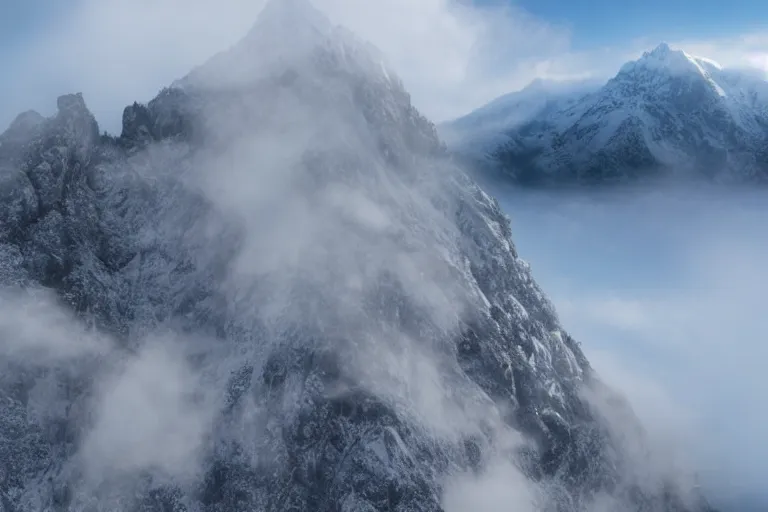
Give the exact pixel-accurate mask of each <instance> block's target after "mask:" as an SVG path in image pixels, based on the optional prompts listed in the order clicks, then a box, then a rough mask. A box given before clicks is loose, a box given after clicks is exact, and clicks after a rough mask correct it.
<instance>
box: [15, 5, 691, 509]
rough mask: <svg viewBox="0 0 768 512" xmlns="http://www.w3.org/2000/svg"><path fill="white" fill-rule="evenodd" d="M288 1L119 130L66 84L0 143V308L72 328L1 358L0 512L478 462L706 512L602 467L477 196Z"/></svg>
mask: <svg viewBox="0 0 768 512" xmlns="http://www.w3.org/2000/svg"><path fill="white" fill-rule="evenodd" d="M312 9H313V8H312V7H311V5H309V4H308V2H306V1H299V0H291V1H290V2H282V3H281V2H278V1H274V0H273V2H272V3H270V4H269V6H268V7H267V9H266V10H265V12H264V14H263V16H262V18H261V19H260V20H259V21H258V22H257V24H256V26H255V28H254V31H253V32H252V33H251V34H249V35H248V36H247V37H246V38H245V39H244V40H243V42H242V43H241V44H240V45H236V46H235V47H234V48H232V49H230V50H229V51H227V52H224V53H222V54H220V55H219V56H217V57H214V58H213V59H212V60H211V61H210V62H208V63H207V64H205V65H203V66H202V67H200V68H198V69H197V70H195V71H193V72H192V73H191V74H190V75H189V76H188V77H186V78H185V79H183V80H181V81H180V82H177V83H176V84H175V85H174V86H172V87H170V88H168V89H166V90H164V91H162V92H161V93H160V94H159V95H158V96H157V97H156V98H155V99H153V100H152V101H150V102H149V103H148V104H146V105H143V104H138V103H136V104H134V105H131V106H129V107H127V108H126V110H125V114H124V118H123V132H122V134H121V135H120V136H118V137H112V136H99V134H98V127H97V126H96V124H95V121H94V120H93V117H92V116H91V115H90V113H89V112H88V109H87V107H86V106H85V102H84V99H83V98H82V96H79V95H73V96H63V97H62V98H61V99H60V101H59V109H60V110H59V113H58V114H57V115H56V116H55V117H53V118H51V119H37V118H36V117H35V116H30V117H29V120H30V121H31V122H30V123H19V124H17V125H15V127H13V130H12V131H11V132H7V133H6V134H4V135H2V136H0V140H2V146H0V148H2V153H1V154H0V172H2V174H0V198H3V201H2V202H1V203H0V213H2V214H3V215H2V217H0V222H2V225H0V226H1V228H0V286H2V287H3V292H4V294H3V295H1V296H2V297H3V298H4V300H5V297H11V298H13V297H19V298H20V299H19V300H18V301H16V300H10V299H9V301H7V302H4V303H3V307H4V308H6V309H4V312H6V311H11V313H12V312H13V311H12V310H9V309H7V308H9V307H11V306H13V307H20V306H19V304H22V305H23V304H25V303H26V302H25V299H24V298H25V297H28V296H31V295H35V294H38V293H41V290H42V291H47V292H48V293H50V294H51V295H52V296H53V299H52V300H51V302H50V304H48V305H47V306H46V307H50V308H53V310H55V311H59V310H61V311H63V313H62V314H61V315H60V314H58V313H56V314H55V315H53V316H54V317H56V318H60V317H62V315H63V316H64V317H66V318H73V319H74V320H73V321H74V322H76V324H77V327H72V328H67V329H53V328H51V329H48V330H45V329H44V328H45V326H47V325H49V324H46V323H45V322H44V321H45V320H46V318H45V317H44V313H40V314H38V315H37V320H38V321H39V322H40V326H41V327H40V328H39V329H37V330H35V332H37V333H42V334H41V335H40V336H38V337H37V338H36V340H37V341H38V344H43V345H45V344H46V343H48V344H51V345H50V346H55V347H57V350H55V351H54V350H52V351H49V354H48V357H47V358H45V359H42V358H34V357H27V356H25V354H26V352H24V351H21V352H19V351H7V353H9V354H11V356H9V357H5V358H3V359H2V360H0V404H1V405H0V508H1V509H2V510H4V511H7V512H21V511H27V510H51V511H55V510H62V511H63V510H68V511H81V510H130V511H159V510H175V511H207V512H214V511H229V510H264V511H284V510H296V511H313V512H314V511H331V510H349V511H352V510H355V511H358V510H368V511H376V510H378V511H384V510H399V511H434V512H438V511H442V510H444V509H445V506H444V505H445V504H444V499H445V496H446V493H445V491H446V488H445V487H446V485H451V482H454V481H456V479H457V478H459V479H461V478H480V479H482V478H485V476H487V475H488V474H489V472H492V471H493V469H494V468H495V467H498V466H499V464H501V465H502V466H503V467H505V468H509V471H513V472H514V474H515V475H516V476H515V478H517V480H519V481H520V482H524V483H525V486H526V489H527V490H530V491H531V494H535V495H536V496H540V505H541V507H540V508H541V510H545V511H550V510H552V511H554V510H557V511H568V512H571V511H573V512H575V511H586V510H591V507H592V505H593V503H594V500H595V499H596V497H597V496H603V495H609V496H610V497H611V498H612V499H613V500H614V501H615V503H616V510H638V511H639V510H643V511H650V510H653V511H659V512H661V511H662V510H664V511H666V510H676V511H680V512H699V511H703V510H706V507H704V506H700V502H699V501H698V500H699V497H698V496H697V497H696V500H695V501H692V502H686V501H684V500H683V497H685V496H687V495H688V488H687V487H686V485H685V483H684V482H683V480H682V479H679V480H678V481H675V482H664V483H663V484H659V485H656V481H655V480H652V479H637V478H636V477H635V475H636V474H637V471H634V469H635V468H631V469H632V470H631V471H630V470H629V469H630V468H628V466H627V464H629V463H628V462H627V461H628V459H626V458H623V455H622V454H623V453H624V452H625V447H624V445H623V443H624V441H623V439H624V437H623V436H624V435H623V434H622V435H614V434H613V432H615V431H616V429H615V428H613V429H612V428H610V427H611V426H610V425H607V424H606V423H605V421H604V420H603V419H601V418H602V416H599V415H597V414H595V413H594V412H593V407H592V406H591V405H590V403H587V402H586V401H585V398H584V397H585V396H586V395H585V394H584V393H583V391H584V390H585V389H592V388H595V389H596V390H600V389H603V387H602V385H601V384H600V383H599V381H598V380H597V377H596V376H595V375H594V372H593V371H592V370H591V368H590V366H589V363H588V361H587V360H586V358H585V357H584V355H583V353H582V352H581V350H580V349H579V346H578V344H577V343H576V342H575V341H574V340H573V339H572V338H571V337H570V336H569V335H567V334H566V333H565V331H564V330H563V327H562V326H561V325H560V323H559V320H558V318H557V315H556V313H555V310H554V307H553V306H552V304H551V302H550V301H549V300H548V299H547V298H546V296H545V295H544V293H543V292H542V290H541V289H540V288H539V286H538V285H537V284H536V282H535V280H534V279H533V277H532V275H531V269H530V266H529V265H528V264H527V263H525V262H524V261H522V260H521V259H520V258H519V257H518V255H517V252H516V250H515V246H514V243H513V241H512V232H511V228H510V224H509V220H508V219H507V217H506V216H505V215H504V214H503V213H502V211H501V209H500V208H499V205H498V203H497V202H496V201H495V200H494V199H493V198H491V197H490V196H488V195H487V194H486V193H485V192H483V191H482V190H481V189H480V188H479V187H478V186H477V185H476V184H475V183H473V182H472V180H470V179H469V178H468V177H467V175H466V174H465V173H464V172H463V171H462V170H461V169H460V168H458V167H457V166H456V165H455V163H453V162H452V160H451V158H450V157H449V155H448V154H447V152H446V151H445V148H444V147H443V146H442V144H441V143H440V141H439V139H438V137H437V135H436V130H435V128H434V126H433V125H432V124H431V123H430V122H429V121H427V120H426V119H425V118H424V117H423V116H421V115H420V114H419V113H418V111H416V109H415V108H413V106H412V105H411V103H410V98H409V96H408V94H407V92H406V91H405V90H404V89H403V88H402V84H401V83H400V82H399V81H398V80H397V79H396V75H394V73H393V72H392V71H390V70H388V69H386V68H385V69H384V70H382V66H381V58H380V57H379V56H378V55H376V52H374V51H372V50H371V49H370V48H369V47H368V46H367V45H365V44H362V43H359V42H358V41H357V40H356V39H354V38H352V36H351V35H350V34H348V33H347V32H345V31H343V30H342V29H338V28H329V24H327V23H326V21H325V20H324V19H323V18H322V15H319V13H317V12H316V11H314V10H312ZM285 26H290V27H291V29H292V30H295V32H296V34H293V33H291V34H283V30H282V29H284V28H285ZM294 35H297V42H296V46H295V47H285V46H284V45H287V44H289V43H290V40H291V39H292V37H293V36H294ZM286 36H287V38H288V41H286ZM262 37H263V38H264V40H263V42H264V44H266V41H269V42H270V43H271V44H276V45H277V46H274V47H271V48H270V52H268V53H269V54H263V53H261V52H259V51H255V50H257V49H259V48H261V47H260V46H259V45H261V44H262V41H261V38H262ZM353 41H354V42H353ZM253 45H256V46H253ZM281 45H282V46H281ZM299 47H300V51H298V50H297V51H294V50H296V49H297V48H299ZM261 49H264V48H261ZM217 77H218V80H217ZM22 125H23V126H22ZM345 198H347V200H346V201H345V200H344V199H345ZM41 311H44V310H41ZM20 318H22V319H23V318H25V317H24V316H18V315H13V314H4V315H0V343H3V344H4V347H5V348H7V347H10V346H18V343H15V344H14V343H13V342H19V343H22V344H23V342H24V340H23V339H21V338H19V336H20V332H19V330H18V329H16V328H14V325H16V324H15V323H14V322H18V321H19V319H20ZM11 320H13V321H11ZM51 325H52V324H51ZM57 325H58V324H57ZM84 333H86V334H87V336H86V334H84ZM73 336H77V337H78V338H77V339H80V338H81V337H83V336H85V337H86V338H87V339H89V340H96V341H95V342H94V346H98V347H99V350H94V351H90V350H77V351H72V350H64V349H66V348H67V347H75V346H76V347H80V346H81V345H77V344H75V341H76V340H75V339H74V338H73ZM88 346H91V345H88ZM3 353H6V352H3ZM60 353H66V354H68V356H67V357H66V358H63V357H55V355H56V354H60ZM153 390H155V391H157V392H156V393H153ZM595 394H596V393H593V395H595ZM605 407H608V408H611V407H619V406H614V405H606V406H605ZM620 407H623V408H624V409H622V411H623V412H621V413H617V414H615V415H614V416H615V417H622V418H626V417H631V415H632V414H631V411H630V410H628V409H626V408H625V406H620ZM41 411H46V412H45V414H41V413H40V412H41ZM134 423H135V424H134ZM169 429H170V430H173V436H171V437H172V438H171V437H168V436H169V435H170V434H169V431H168V430H169ZM633 446H634V445H633ZM649 449H650V447H649ZM622 464H623V465H622ZM467 475H472V476H471V477H469V476H467ZM484 475H485V476H484ZM681 482H683V483H681ZM471 487H473V486H469V488H471ZM479 488H481V489H482V488H484V486H483V485H480V486H479ZM649 504H651V505H652V506H651V505H649ZM649 507H650V508H649ZM654 507H655V508H654Z"/></svg>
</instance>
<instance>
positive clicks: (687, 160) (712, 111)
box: [455, 43, 768, 183]
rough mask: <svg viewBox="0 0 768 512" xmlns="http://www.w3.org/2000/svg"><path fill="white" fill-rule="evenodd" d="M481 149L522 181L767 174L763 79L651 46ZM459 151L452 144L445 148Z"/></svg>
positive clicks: (757, 178)
mask: <svg viewBox="0 0 768 512" xmlns="http://www.w3.org/2000/svg"><path fill="white" fill-rule="evenodd" d="M505 137H506V138H507V140H506V141H504V142H502V143H501V144H496V145H495V146H494V148H493V149H491V150H490V151H486V154H488V153H490V154H491V155H492V160H493V161H494V162H495V163H496V164H497V165H498V166H499V167H501V169H502V170H503V171H504V172H505V173H506V174H507V175H509V176H511V177H512V178H514V179H516V180H518V181H521V182H526V183H573V182H581V183H604V182H614V181H626V180H634V179H645V178H651V177H658V176H665V177H673V178H683V179H686V178H697V179H698V178H705V179H707V180H714V181H718V182H731V183H743V182H764V181H766V179H768V82H766V81H765V80H764V79H763V78H762V77H759V76H756V75H753V74H750V73H749V72H745V71H740V70H729V69H723V68H721V67H720V66H719V65H718V64H716V63H715V62H713V61H711V60H708V59H704V58H699V57H693V56H691V55H688V54H687V53H685V52H683V51H680V50H673V49H671V48H670V47H669V46H668V45H667V44H663V43H662V44H661V45H659V46H658V47H657V48H655V49H654V50H653V51H650V52H646V53H645V54H643V56H642V57H641V58H639V59H638V60H636V61H633V62H629V63H627V64H625V65H624V66H623V67H622V68H621V70H620V71H619V73H618V74H617V75H616V76H615V77H614V78H612V79H611V80H610V81H608V83H607V84H605V86H603V87H602V88H600V89H599V90H597V91H595V92H594V93H592V94H589V95H586V96H583V97H581V98H580V99H579V100H578V101H576V102H572V103H570V104H568V105H564V106H563V107H562V108H557V109H554V110H549V111H544V112H541V113H540V114H538V115H537V116H536V117H535V118H533V119H530V120H528V121H527V122H525V123H523V124H521V125H518V126H513V127H511V129H508V130H505ZM455 147H456V148H457V150H459V151H461V148H460V146H459V145H455Z"/></svg>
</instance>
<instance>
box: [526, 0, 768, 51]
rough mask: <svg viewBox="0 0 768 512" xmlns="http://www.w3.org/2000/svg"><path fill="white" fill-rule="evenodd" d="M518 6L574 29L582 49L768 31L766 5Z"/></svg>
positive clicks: (554, 0)
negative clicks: (643, 40) (646, 40)
mask: <svg viewBox="0 0 768 512" xmlns="http://www.w3.org/2000/svg"><path fill="white" fill-rule="evenodd" d="M517 5H519V6H521V7H523V8H524V9H526V10H527V11H529V12H530V13H531V14H533V15H535V16H538V17H541V18H543V19H546V20H548V21H550V22H553V23H563V24H565V25H568V26H570V27H571V29H572V31H573V37H574V44H575V45H576V46H577V47H581V48H586V47H590V46H594V45H617V44H622V43H623V42H626V41H627V40H630V39H634V38H641V37H655V38H658V39H659V40H662V39H664V40H666V39H680V38H686V39H687V38H708V37H724V36H732V35H738V34H742V33H744V32H752V31H756V30H760V29H761V28H766V27H768V2H760V1H755V0H729V1H722V0H642V1H640V0H628V1H618V0H584V1H573V0H572V1H568V0H521V1H520V2H518V4H517Z"/></svg>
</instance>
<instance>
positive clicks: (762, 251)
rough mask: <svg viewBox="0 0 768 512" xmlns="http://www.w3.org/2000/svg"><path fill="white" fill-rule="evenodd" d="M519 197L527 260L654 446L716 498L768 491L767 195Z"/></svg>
mask: <svg viewBox="0 0 768 512" xmlns="http://www.w3.org/2000/svg"><path fill="white" fill-rule="evenodd" d="M514 197H515V199H514V200H513V199H511V197H507V198H506V199H504V200H503V201H502V202H503V203H504V204H505V205H506V207H507V209H508V211H509V212H510V214H511V215H513V219H516V220H517V222H513V228H514V227H515V226H517V229H513V233H516V236H515V239H516V241H517V243H518V248H519V250H520V252H521V254H522V256H523V257H524V258H528V259H530V260H531V261H532V264H533V270H534V275H535V276H536V277H537V278H538V279H539V280H540V282H541V283H542V286H543V287H544V289H545V290H547V291H548V293H550V294H551V296H552V298H553V300H554V301H555V303H556V306H557V307H558V310H559V312H560V314H561V318H562V320H563V324H564V325H565V326H567V328H568V329H569V330H571V331H572V333H573V334H574V335H575V336H576V337H577V339H579V340H581V341H583V343H584V346H585V350H586V353H587V356H588V357H589V358H590V360H591V361H592V362H593V364H594V366H595V368H596V369H597V370H598V372H599V373H600V374H601V375H602V376H604V378H605V380H606V382H609V383H610V384H611V385H613V386H615V387H617V388H618V389H619V390H621V391H622V392H623V393H624V394H625V395H626V396H628V397H629V399H630V401H631V403H632V404H633V407H634V408H635V409H636V411H637V413H638V415H639V416H640V417H641V419H643V420H644V422H645V424H646V425H647V427H648V435H649V436H652V437H653V440H654V444H655V445H656V446H660V447H662V448H663V447H666V448H663V449H664V450H666V451H667V453H669V454H672V455H673V456H674V459H673V462H674V461H679V462H681V463H683V462H686V460H685V459H690V460H692V461H693V462H694V463H695V464H696V466H697V467H698V468H699V470H700V476H701V479H702V484H704V485H706V486H707V487H708V488H711V489H713V491H714V492H713V493H710V494H714V495H716V496H719V497H720V498H723V499H724V500H735V499H737V498H743V497H745V496H748V497H750V499H752V496H756V495H760V494H762V493H764V488H763V483H764V482H765V479H766V476H767V475H768V465H766V460H768V452H766V451H765V450H764V449H763V448H761V447H762V446H764V443H762V441H761V439H762V437H763V430H764V426H765V424H766V422H768V416H766V415H765V414H764V413H763V411H765V410H766V408H767V407H768V402H766V398H765V397H766V389H767V388H766V385H765V381H764V377H763V373H764V369H763V367H764V361H765V359H766V357H768V349H766V343H765V332H764V329H763V326H762V318H763V316H764V299H763V295H764V290H765V289H766V287H768V272H766V269H765V263H764V262H765V261H766V258H768V243H766V240H765V237H764V236H763V230H764V226H765V224H766V222H768V209H767V208H766V207H765V204H766V197H765V193H764V192H750V191H746V190H741V191H727V190H699V191H691V190H688V191H654V192H651V191H649V192H636V193H627V194H626V195H624V194H618V195H616V196H610V195H604V194H595V195H593V196H547V195H543V196H535V197H520V196H514ZM609 212H610V214H609ZM674 464H677V462H674ZM674 464H673V465H672V467H674ZM767 501H768V500H767Z"/></svg>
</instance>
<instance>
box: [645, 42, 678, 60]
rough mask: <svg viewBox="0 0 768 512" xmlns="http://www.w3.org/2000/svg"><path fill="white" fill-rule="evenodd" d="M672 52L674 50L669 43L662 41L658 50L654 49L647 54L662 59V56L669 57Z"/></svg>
mask: <svg viewBox="0 0 768 512" xmlns="http://www.w3.org/2000/svg"><path fill="white" fill-rule="evenodd" d="M672 51H673V50H672V48H670V46H669V45H668V44H667V43H665V42H663V41H662V42H661V43H659V45H658V46H657V47H656V48H654V49H653V50H651V51H650V52H647V53H648V54H649V55H653V56H658V57H661V56H666V55H669V54H670V53H671V52H672Z"/></svg>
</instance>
